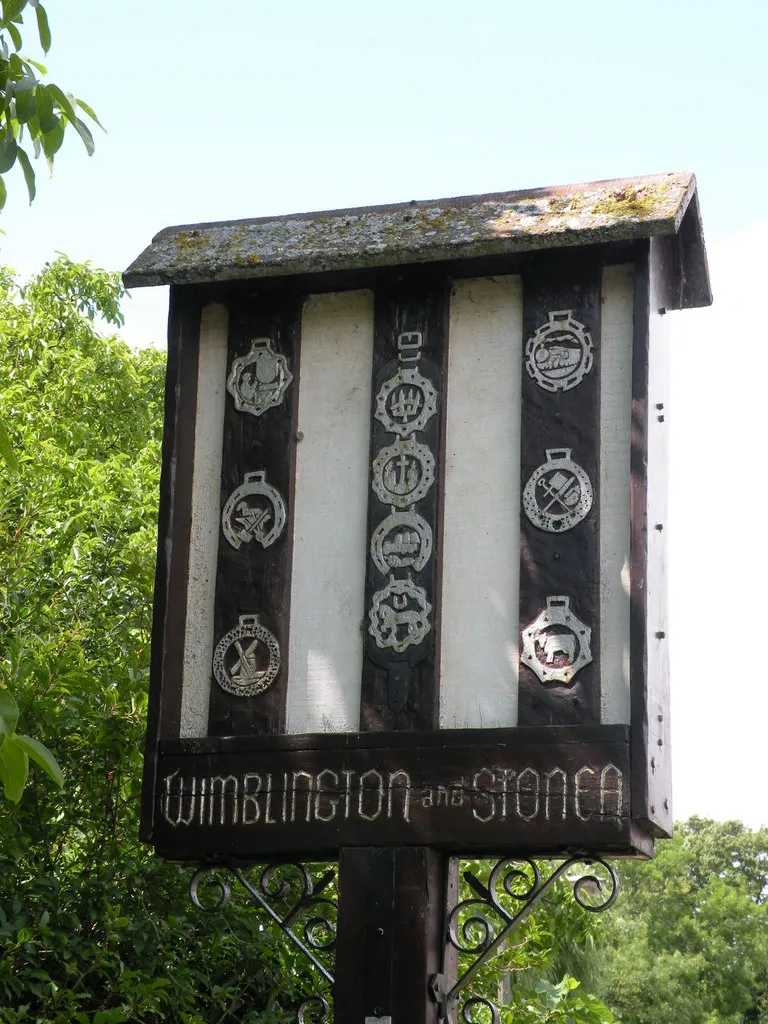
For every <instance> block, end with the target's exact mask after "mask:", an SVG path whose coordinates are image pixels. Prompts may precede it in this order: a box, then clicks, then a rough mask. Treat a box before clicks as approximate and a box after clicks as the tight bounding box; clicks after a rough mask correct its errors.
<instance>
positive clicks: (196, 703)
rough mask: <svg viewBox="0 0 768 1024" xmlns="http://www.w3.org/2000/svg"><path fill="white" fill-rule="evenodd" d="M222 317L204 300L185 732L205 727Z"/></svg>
mask: <svg viewBox="0 0 768 1024" xmlns="http://www.w3.org/2000/svg"><path fill="white" fill-rule="evenodd" d="M227 323H228V315H227V310H226V308H225V307H224V306H220V305H218V304H214V305H210V306H206V307H205V309H204V310H203V312H202V318H201V321H200V357H199V362H198V370H197V418H196V422H195V454H194V462H193V467H192V525H191V528H190V536H189V582H188V589H187V618H186V626H185V632H184V677H183V678H184V683H183V688H182V694H181V726H180V735H181V736H189V737H199V736H205V735H206V734H207V732H208V702H209V699H210V691H211V662H212V659H213V604H214V599H215V596H216V557H217V555H218V550H219V512H220V504H219V492H220V489H221V450H222V442H223V433H224V399H225V395H226V378H227Z"/></svg>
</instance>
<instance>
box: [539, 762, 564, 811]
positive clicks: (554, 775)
mask: <svg viewBox="0 0 768 1024" xmlns="http://www.w3.org/2000/svg"><path fill="white" fill-rule="evenodd" d="M556 779H560V783H561V784H560V793H559V796H560V818H561V819H562V821H565V817H566V814H567V813H568V807H567V804H566V800H567V797H568V776H567V775H566V774H565V772H564V771H563V769H562V768H553V769H552V771H551V772H547V773H546V775H545V776H544V820H545V821H549V820H550V819H549V814H550V797H551V796H552V787H553V784H554V783H555V780H556ZM556 795H558V794H556Z"/></svg>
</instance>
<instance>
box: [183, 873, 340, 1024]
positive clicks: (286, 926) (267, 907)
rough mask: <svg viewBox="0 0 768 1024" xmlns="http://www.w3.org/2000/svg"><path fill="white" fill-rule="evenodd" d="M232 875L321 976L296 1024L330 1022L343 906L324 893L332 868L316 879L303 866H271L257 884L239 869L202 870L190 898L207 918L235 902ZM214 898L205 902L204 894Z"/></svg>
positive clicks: (191, 886) (194, 880)
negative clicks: (333, 964)
mask: <svg viewBox="0 0 768 1024" xmlns="http://www.w3.org/2000/svg"><path fill="white" fill-rule="evenodd" d="M222 872H228V873H229V874H230V875H231V876H232V877H233V878H234V879H235V881H236V882H238V883H239V884H240V885H241V886H242V888H243V889H244V890H245V892H246V894H247V897H248V899H249V900H250V901H251V902H252V903H253V904H255V906H256V907H257V908H258V909H260V910H261V911H263V912H264V914H266V916H267V917H268V918H269V919H270V920H271V921H272V922H273V923H274V924H276V925H277V927H278V928H279V929H280V931H281V932H282V933H283V934H284V935H285V936H286V938H287V939H288V940H289V941H290V942H291V943H292V944H293V945H294V946H295V947H296V949H298V950H299V952H301V953H302V954H303V956H304V957H305V958H306V960H307V961H308V962H309V964H310V966H311V967H312V969H313V970H314V972H315V973H316V974H317V975H319V978H318V988H317V990H316V991H312V992H310V993H308V994H306V995H305V997H304V998H303V1000H302V1002H301V1004H300V1005H299V1007H298V1008H297V1011H296V1021H297V1024H324V1022H326V1021H330V1015H331V996H330V992H331V990H332V988H333V983H334V974H333V971H332V969H331V966H330V965H329V962H328V961H329V960H330V963H331V964H332V962H333V960H332V958H333V950H334V948H335V945H336V923H337V917H338V902H337V901H336V900H335V899H333V898H332V897H331V896H329V895H327V894H325V893H324V890H326V889H327V888H328V886H329V885H330V884H331V882H333V881H334V879H335V877H336V872H335V870H333V869H329V870H328V871H326V872H324V873H323V874H322V875H320V876H319V877H318V878H314V877H313V876H312V875H311V874H310V872H309V870H308V869H307V867H306V866H305V865H303V864H296V863H290V864H269V865H267V867H265V868H263V870H261V872H260V873H259V875H258V878H257V879H256V881H255V883H254V882H253V881H252V880H251V879H249V878H248V876H247V875H246V873H245V872H244V871H243V870H242V869H241V868H239V867H235V866H232V865H229V866H227V867H224V866H220V865H203V866H202V867H200V868H198V870H197V871H196V872H195V873H194V875H193V876H192V878H191V880H190V883H189V896H190V899H191V901H192V903H193V905H194V906H195V907H196V908H197V909H198V910H202V911H204V912H206V913H214V912H215V911H217V910H220V909H222V908H223V907H225V906H226V905H227V904H228V903H229V901H230V898H231V884H230V883H229V882H228V881H226V880H225V879H224V878H222V877H221V874H222ZM204 890H206V891H207V892H209V893H212V894H213V895H212V899H210V900H209V899H204V898H202V892H203V891H204Z"/></svg>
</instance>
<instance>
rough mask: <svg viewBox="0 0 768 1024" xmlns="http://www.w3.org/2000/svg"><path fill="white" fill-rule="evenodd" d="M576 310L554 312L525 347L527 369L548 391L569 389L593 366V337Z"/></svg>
mask: <svg viewBox="0 0 768 1024" xmlns="http://www.w3.org/2000/svg"><path fill="white" fill-rule="evenodd" d="M572 312H573V311H572V310H570V309H560V310H557V311H556V312H554V313H550V314H549V322H548V323H546V324H544V325H543V326H541V327H539V328H538V329H537V330H536V331H535V332H534V333H533V334H532V335H531V337H530V338H529V339H528V342H527V344H526V346H525V366H526V369H527V370H528V373H529V374H530V375H531V377H533V379H534V380H535V381H536V382H537V384H539V386H540V387H542V388H544V390H545V391H569V390H570V389H571V388H575V387H576V385H577V384H578V383H579V382H580V381H581V380H582V379H583V378H584V377H586V375H587V374H588V373H589V371H590V370H591V369H592V361H593V359H592V349H593V345H592V338H591V337H590V335H589V331H588V330H587V329H586V327H585V326H584V324H580V323H579V321H578V320H574V318H573V316H572Z"/></svg>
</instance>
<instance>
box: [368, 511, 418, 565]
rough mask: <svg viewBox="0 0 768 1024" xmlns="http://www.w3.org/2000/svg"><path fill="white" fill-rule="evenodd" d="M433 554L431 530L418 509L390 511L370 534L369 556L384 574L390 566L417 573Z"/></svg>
mask: <svg viewBox="0 0 768 1024" xmlns="http://www.w3.org/2000/svg"><path fill="white" fill-rule="evenodd" d="M431 554H432V529H431V527H430V525H429V523H428V522H427V521H426V519H423V518H422V517H421V516H420V515H419V514H418V513H417V512H393V513H392V514H391V515H389V516H387V518H386V519H384V520H382V521H381V522H380V523H379V525H378V526H377V527H376V529H375V530H374V532H373V536H372V537H371V558H372V559H373V563H374V565H375V566H376V568H377V569H378V570H379V572H380V573H382V575H384V576H386V575H387V573H388V572H391V571H392V570H393V569H413V570H414V572H420V571H421V570H422V569H423V568H424V566H425V565H426V564H427V562H428V561H429V556H430V555H431Z"/></svg>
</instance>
